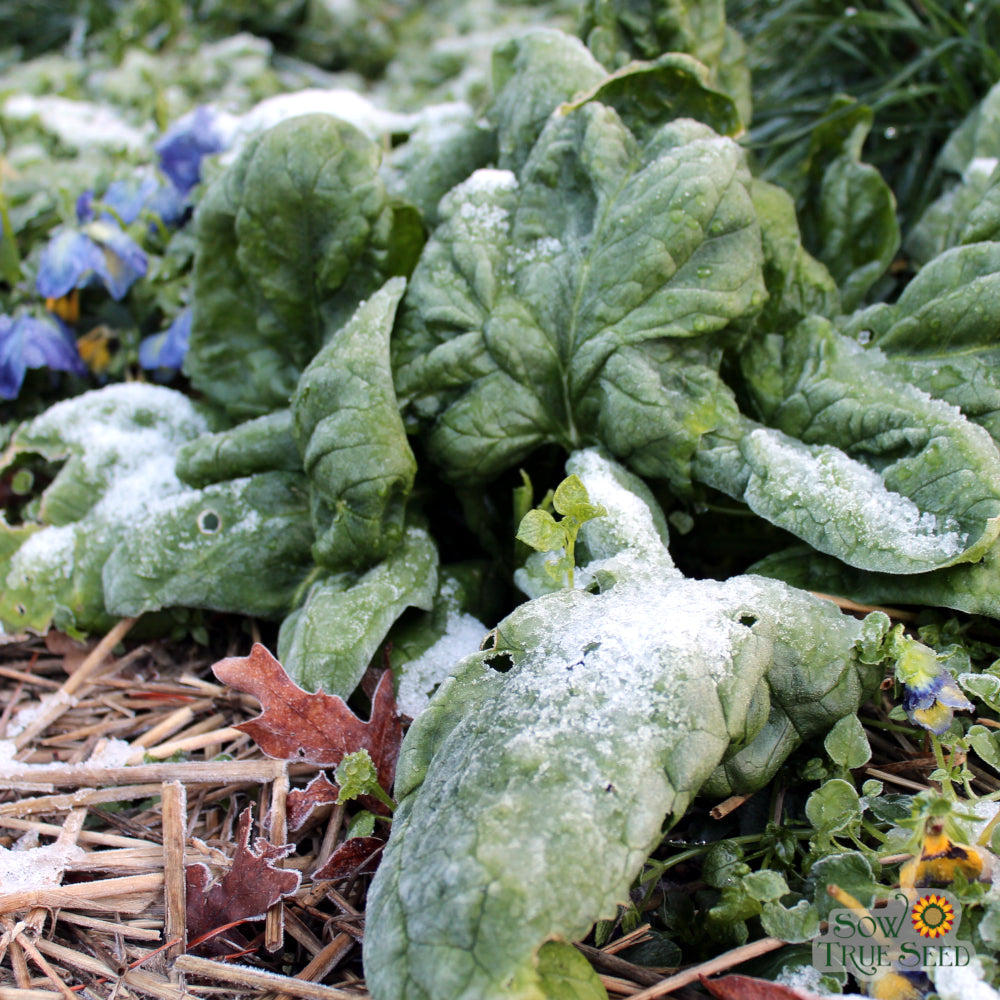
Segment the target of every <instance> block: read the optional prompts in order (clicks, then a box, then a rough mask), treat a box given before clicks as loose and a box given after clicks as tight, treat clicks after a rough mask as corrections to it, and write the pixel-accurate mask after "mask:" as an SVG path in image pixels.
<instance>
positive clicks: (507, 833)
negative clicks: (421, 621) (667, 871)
mask: <svg viewBox="0 0 1000 1000" xmlns="http://www.w3.org/2000/svg"><path fill="white" fill-rule="evenodd" d="M567 471H568V472H572V473H576V474H577V475H578V476H579V477H580V478H581V480H583V482H584V484H585V486H586V488H587V492H588V494H589V495H590V497H591V499H592V500H593V501H594V502H600V503H601V504H602V505H603V506H605V507H606V508H607V509H608V512H609V513H608V516H607V517H602V518H596V519H594V520H592V521H589V522H587V524H586V525H584V527H583V529H582V533H583V534H584V535H585V537H586V540H587V546H588V549H589V551H590V553H591V555H592V560H591V562H590V564H589V566H588V567H587V568H588V570H589V572H590V574H591V576H592V578H593V579H594V580H595V581H596V583H597V586H598V588H599V592H597V593H589V592H585V591H579V590H563V591H559V592H557V593H550V594H546V595H544V596H542V597H539V598H536V599H534V600H532V601H529V602H528V603H527V604H525V605H522V606H521V607H520V608H518V609H517V610H515V611H514V612H513V613H512V614H510V615H509V616H508V617H507V618H505V619H504V620H503V621H502V622H501V623H500V625H499V626H498V627H497V629H496V630H495V632H494V633H493V644H492V647H491V648H489V649H486V650H485V651H484V652H481V653H478V654H474V655H472V656H469V657H467V658H466V659H465V660H463V661H462V662H461V663H460V664H459V665H458V666H457V667H456V670H455V672H454V674H453V675H452V677H451V678H450V679H449V680H448V681H446V682H445V684H444V685H443V686H442V687H441V688H440V689H439V691H438V693H437V694H436V695H435V697H434V698H433V699H432V701H431V704H430V706H429V708H428V709H427V711H426V712H425V713H424V714H423V715H422V716H421V717H420V718H419V719H418V720H417V721H416V722H415V724H414V725H413V727H412V728H411V729H410V731H409V733H408V735H407V737H406V740H405V741H404V745H403V749H402V754H401V759H400V765H399V770H398V771H397V779H396V798H397V800H398V801H399V808H398V810H397V812H396V813H395V815H394V819H393V830H392V836H391V838H390V841H389V845H388V847H387V849H386V853H385V855H384V857H383V861H382V864H381V866H380V868H379V871H378V873H377V875H376V878H375V882H374V883H373V885H372V889H371V892H370V895H369V903H368V920H367V924H366V934H365V967H366V975H367V979H368V985H369V988H370V989H371V991H372V994H373V995H374V996H376V997H378V998H379V1000H389V998H393V997H402V996H407V997H410V998H413V1000H420V998H430V997H440V996H448V997H451V998H454V1000H462V998H469V1000H471V998H473V997H483V996H490V997H497V998H500V997H515V996H516V997H528V996H530V997H535V996H538V997H542V996H546V995H549V994H546V993H544V992H543V991H542V988H541V985H540V981H539V976H540V973H539V971H538V969H537V968H536V964H535V956H536V954H537V952H538V950H539V948H540V947H541V946H542V945H543V944H544V942H545V941H547V940H550V939H557V940H574V939H577V938H579V937H580V936H582V935H583V934H585V933H586V931H587V929H588V928H589V926H590V924H591V923H592V922H593V921H594V920H595V919H597V918H599V917H607V916H610V915H612V914H614V912H615V908H616V905H617V904H618V903H620V902H622V901H623V900H625V899H627V895H628V888H629V885H630V883H631V880H632V878H633V877H634V875H635V874H636V873H637V872H638V870H639V868H640V867H641V865H642V863H643V861H644V860H645V858H646V856H647V853H648V851H649V850H650V848H651V847H652V846H653V845H654V844H655V843H656V842H657V841H658V840H659V838H660V836H661V826H662V822H663V818H664V816H667V817H668V818H669V819H672V820H676V819H677V818H679V817H680V816H681V815H682V814H683V812H684V810H685V809H686V808H687V805H688V803H689V802H690V801H691V799H692V798H693V797H694V796H695V795H696V794H698V792H699V791H700V790H701V789H702V788H703V787H704V786H705V784H706V782H708V781H709V780H710V779H712V777H713V772H715V771H716V768H717V767H718V766H719V764H720V763H721V762H722V761H723V760H724V758H726V755H727V754H733V751H739V752H737V753H735V755H733V756H731V757H730V758H729V760H728V761H727V762H726V764H725V765H724V770H722V771H719V772H717V774H716V777H715V779H714V786H713V787H714V788H715V789H722V788H726V789H730V788H731V789H738V790H742V791H749V790H752V789H754V788H759V787H760V786H761V785H762V784H764V783H765V782H766V781H767V780H769V778H770V777H771V776H772V775H773V774H774V772H775V770H776V769H777V767H778V766H780V762H781V761H782V760H783V759H784V757H785V756H786V755H787V753H788V752H789V750H790V749H791V748H792V747H793V746H794V745H795V744H796V743H797V742H798V741H799V740H800V739H802V738H804V737H806V736H807V735H815V734H817V733H819V732H822V731H824V730H825V729H827V728H829V727H830V726H831V725H832V724H833V723H834V722H836V721H837V720H838V719H839V718H841V717H843V716H845V715H848V714H850V713H853V712H856V711H857V708H858V705H859V704H860V701H861V700H862V699H863V698H864V697H866V696H867V694H868V693H870V691H871V690H872V689H873V687H874V686H875V685H876V684H877V682H878V679H879V677H880V675H881V670H880V669H879V667H878V665H877V662H876V663H872V662H868V661H870V660H873V659H874V660H876V661H877V659H878V657H877V656H876V657H872V656H869V655H867V654H866V655H865V656H862V655H861V650H862V649H868V648H869V647H870V646H872V645H873V644H874V645H875V646H877V645H878V642H879V638H880V636H881V635H882V634H884V633H885V631H886V629H887V628H888V624H889V622H888V619H887V618H886V617H885V616H884V615H875V616H872V617H870V618H869V619H868V620H867V621H866V622H865V623H862V622H858V621H856V620H855V619H853V618H848V617H846V616H843V615H841V614H840V613H839V611H838V610H837V609H836V608H835V607H834V606H833V605H832V604H830V603H829V602H824V601H820V600H818V599H816V598H813V597H811V596H809V595H807V594H805V593H802V592H800V591H795V590H792V589H791V588H788V587H785V586H784V585H782V584H778V583H775V582H769V581H765V580H762V579H760V578H753V577H737V578H734V579H731V580H729V581H726V582H724V583H718V582H716V581H710V580H706V581H695V580H686V579H684V578H683V577H682V576H681V575H680V573H679V572H678V571H677V570H676V569H675V568H674V566H673V564H672V562H671V560H670V557H669V555H668V554H667V552H666V549H665V548H664V547H663V544H662V541H661V540H660V537H659V533H658V531H657V528H656V525H655V524H654V520H653V517H652V516H651V513H650V510H649V508H648V507H646V505H645V504H643V503H642V502H641V501H638V498H637V496H636V495H635V494H634V493H632V492H630V491H629V490H627V489H625V488H623V487H622V485H621V484H622V482H623V481H628V480H629V479H630V478H632V477H630V475H629V474H628V473H627V472H625V470H623V469H621V468H620V467H616V466H615V464H614V463H612V462H610V461H608V460H607V459H606V458H604V457H602V456H601V455H599V454H598V453H597V452H595V451H586V452H582V453H577V454H575V455H574V456H573V457H572V458H571V460H570V461H569V462H568V464H567ZM632 481H633V482H634V479H632Z"/></svg>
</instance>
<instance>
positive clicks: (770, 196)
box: [750, 178, 840, 333]
mask: <svg viewBox="0 0 1000 1000" xmlns="http://www.w3.org/2000/svg"><path fill="white" fill-rule="evenodd" d="M750 193H751V195H752V196H753V203H754V208H755V209H756V211H757V218H758V220H759V222H760V236H761V244H762V246H763V249H764V283H765V284H766V285H767V294H768V300H767V304H766V305H765V306H764V309H763V310H762V311H761V314H760V316H759V317H758V320H757V326H758V328H759V329H760V330H763V331H766V332H767V333H774V332H781V331H784V330H787V329H789V328H791V327H793V326H795V324H796V323H798V322H799V320H801V319H805V317H806V316H809V315H821V316H828V317H830V318H833V317H835V316H837V315H839V313H840V293H839V292H838V290H837V285H836V282H835V281H834V280H833V277H832V276H831V275H830V272H829V271H827V269H826V267H824V265H823V264H821V263H820V262H819V261H818V260H816V258H815V257H813V256H812V255H811V254H809V253H808V252H807V251H806V249H805V248H804V247H803V246H802V237H801V233H800V232H799V223H798V219H797V218H796V215H795V201H794V199H793V198H792V196H791V195H790V194H789V193H788V192H787V191H785V190H784V188H780V187H778V186H777V185H775V184H768V183H767V182H766V181H762V180H759V179H757V178H755V179H754V181H753V183H752V185H751V187H750Z"/></svg>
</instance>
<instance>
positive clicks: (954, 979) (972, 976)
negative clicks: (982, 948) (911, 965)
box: [927, 957, 1000, 1000]
mask: <svg viewBox="0 0 1000 1000" xmlns="http://www.w3.org/2000/svg"><path fill="white" fill-rule="evenodd" d="M927 974H928V975H929V976H930V977H931V979H933V980H934V989H935V991H936V992H937V994H938V996H940V998H941V1000H1000V993H998V992H997V991H996V990H995V989H993V987H992V986H990V984H989V983H987V982H985V980H984V976H985V971H984V969H983V964H982V962H981V961H980V960H979V958H978V957H974V958H973V959H972V962H971V963H970V964H969V965H966V966H962V967H958V968H956V967H951V966H943V965H942V966H938V967H931V968H929V969H928V970H927Z"/></svg>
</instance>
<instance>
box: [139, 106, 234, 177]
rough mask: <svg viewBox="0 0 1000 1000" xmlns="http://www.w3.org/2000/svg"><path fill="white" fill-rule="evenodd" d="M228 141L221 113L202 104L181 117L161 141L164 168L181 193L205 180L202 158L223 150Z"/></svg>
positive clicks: (158, 142) (160, 155)
mask: <svg viewBox="0 0 1000 1000" xmlns="http://www.w3.org/2000/svg"><path fill="white" fill-rule="evenodd" d="M227 144H228V140H227V136H226V135H225V134H224V130H223V129H222V128H221V127H220V123H219V119H218V116H217V115H216V112H215V111H213V110H212V109H211V108H210V107H208V106H207V105H201V106H200V107H197V108H195V109H194V111H191V112H189V113H188V114H186V115H184V116H183V117H182V118H179V119H178V120H177V121H176V122H174V124H173V125H172V126H171V127H170V128H169V129H168V130H167V131H166V132H165V133H164V135H163V136H162V137H161V138H160V139H159V140H158V141H157V143H156V146H155V147H154V148H155V149H156V152H157V154H158V155H159V157H160V168H161V169H162V170H163V172H164V173H165V174H166V175H167V177H169V178H170V180H171V182H172V183H173V185H174V187H176V188H177V190H178V191H179V192H180V193H181V194H187V193H188V192H189V191H190V190H191V188H193V187H194V186H195V184H197V183H198V182H199V181H200V180H201V161H202V158H203V157H205V156H207V155H209V154H211V153H221V152H222V150H224V149H225V148H226V146H227Z"/></svg>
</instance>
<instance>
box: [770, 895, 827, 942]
mask: <svg viewBox="0 0 1000 1000" xmlns="http://www.w3.org/2000/svg"><path fill="white" fill-rule="evenodd" d="M760 922H761V926H762V927H763V928H764V933H765V934H767V935H769V936H770V937H774V938H778V939H779V940H781V941H787V942H788V943H789V944H795V943H798V942H800V941H811V940H812V939H813V938H814V937H816V935H817V934H819V923H820V920H819V913H818V912H817V910H816V907H815V905H814V904H812V903H810V902H809V901H808V900H806V899H800V900H799V901H798V902H797V903H796V904H795V905H794V906H792V907H786V906H782V905H781V903H779V902H767V903H765V904H764V906H763V907H762V911H761V915H760Z"/></svg>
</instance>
